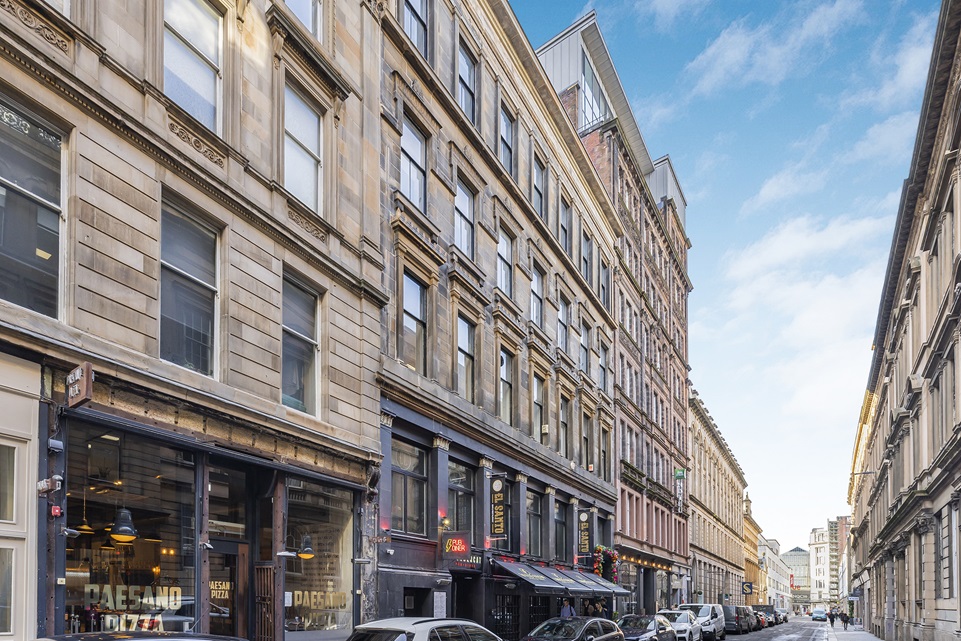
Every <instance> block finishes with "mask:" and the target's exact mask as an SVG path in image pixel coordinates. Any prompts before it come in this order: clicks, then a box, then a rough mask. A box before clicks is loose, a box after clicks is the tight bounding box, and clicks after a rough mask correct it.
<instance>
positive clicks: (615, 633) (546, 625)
mask: <svg viewBox="0 0 961 641" xmlns="http://www.w3.org/2000/svg"><path fill="white" fill-rule="evenodd" d="M441 638H442V639H444V637H443V636H441ZM589 640H593V641H624V640H625V635H624V632H622V631H621V628H619V627H617V624H616V623H614V622H613V621H610V620H608V619H603V618H601V617H554V618H553V619H548V620H547V621H544V622H543V623H541V624H540V625H539V626H537V627H536V628H534V629H533V630H531V631H530V632H528V633H527V636H525V637H524V638H523V640H522V641H589ZM347 641H352V640H351V639H348V640H347ZM373 641H393V639H376V640H373ZM445 641H447V640H446V639H445ZM470 641H479V640H477V639H475V638H473V637H471V638H470Z"/></svg>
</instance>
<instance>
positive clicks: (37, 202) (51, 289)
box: [0, 96, 61, 318]
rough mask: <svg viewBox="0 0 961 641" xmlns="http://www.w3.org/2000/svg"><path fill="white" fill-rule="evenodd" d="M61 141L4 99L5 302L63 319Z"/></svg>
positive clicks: (0, 181)
mask: <svg viewBox="0 0 961 641" xmlns="http://www.w3.org/2000/svg"><path fill="white" fill-rule="evenodd" d="M60 145H61V138H60V136H59V135H57V134H55V133H53V132H51V131H49V130H48V129H46V128H45V127H41V126H40V125H38V124H37V123H36V122H34V121H33V120H32V119H30V118H28V117H27V116H26V115H24V114H22V113H20V112H19V111H18V110H16V109H14V108H13V107H11V106H9V105H8V104H7V103H6V101H5V100H4V99H3V97H2V96H0V159H3V160H2V161H0V298H2V299H3V300H6V301H8V302H11V303H13V304H14V305H19V306H20V307H25V308H27V309H32V310H33V311H35V312H39V313H41V314H44V315H46V316H52V317H54V318H56V316H57V308H58V305H57V294H58V291H59V278H60V180H61V172H60V164H61V161H60V156H61V154H60Z"/></svg>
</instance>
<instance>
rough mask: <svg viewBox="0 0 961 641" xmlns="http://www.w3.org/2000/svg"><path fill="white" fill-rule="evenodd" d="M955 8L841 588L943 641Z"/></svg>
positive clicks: (924, 131) (870, 385)
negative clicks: (847, 580) (845, 584)
mask: <svg viewBox="0 0 961 641" xmlns="http://www.w3.org/2000/svg"><path fill="white" fill-rule="evenodd" d="M959 36H961V2H957V1H955V0H945V1H944V2H942V4H941V13H940V16H939V18H938V24H937V30H936V32H935V35H934V49H933V52H932V54H931V62H930V67H929V70H928V76H927V86H926V88H925V92H924V98H923V101H922V104H921V116H920V122H919V124H918V133H917V138H916V141H915V145H914V153H913V154H912V157H911V163H910V166H909V170H908V176H907V178H906V180H905V181H904V185H903V188H902V194H901V202H900V206H899V208H898V212H897V219H896V222H895V228H894V235H893V238H892V242H891V252H890V255H889V257H888V263H887V271H886V272H885V277H884V284H883V287H882V293H881V303H880V305H879V309H878V319H877V325H876V329H875V336H874V347H873V349H874V353H873V357H872V361H871V367H870V371H869V373H868V380H867V389H866V393H865V397H864V402H863V405H862V409H861V415H860V417H859V422H858V426H857V436H856V440H855V445H854V453H853V462H852V469H851V482H850V485H849V490H848V502H849V503H850V504H851V506H852V510H853V511H852V516H851V538H850V546H851V549H850V551H849V552H848V558H849V562H850V565H851V569H850V573H851V577H850V590H851V593H852V595H854V596H858V597H859V601H858V602H857V606H858V608H859V610H857V611H856V614H858V616H860V617H862V618H863V620H864V624H865V628H866V629H867V630H870V631H871V632H873V633H874V634H875V635H877V636H879V637H881V638H883V639H887V640H891V641H893V640H895V639H918V640H921V641H944V640H947V639H957V638H958V629H959V628H961V599H959V598H958V595H959V588H961V586H959V576H961V573H959V561H958V535H959V529H958V523H959V513H958V510H959V503H961V500H959V499H961V488H959V482H958V478H959V476H958V470H961V430H959V429H958V417H959V406H958V398H959V396H961V395H959V393H958V391H959V390H958V376H957V375H956V371H957V370H956V363H957V362H958V360H959V358H958V357H959V344H958V343H959V341H958V335H959V331H958V330H959V326H958V313H957V310H958V308H959V305H961V288H959V286H958V285H959V282H961V277H959V272H958V267H957V265H958V257H959V248H961V224H959V222H958V218H957V216H956V215H955V212H956V211H959V210H961V208H959V205H961V202H959V194H961V187H959V176H961V170H959V166H958V147H959V137H961V129H959V127H958V123H959V118H961V106H959V103H958V99H957V98H958V94H959V91H961V84H959V80H961V50H959V48H958V44H959Z"/></svg>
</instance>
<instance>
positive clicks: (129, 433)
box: [39, 408, 364, 641]
mask: <svg viewBox="0 0 961 641" xmlns="http://www.w3.org/2000/svg"><path fill="white" fill-rule="evenodd" d="M57 425H58V428H57V433H56V436H57V442H60V443H62V444H63V445H62V447H63V450H62V452H59V453H53V452H51V455H50V458H49V459H48V461H47V468H48V470H50V471H51V472H55V473H57V475H59V476H61V477H62V479H63V490H62V499H61V498H59V497H58V496H57V495H56V494H53V493H51V494H50V495H49V496H48V497H47V499H46V501H45V503H54V502H55V503H57V504H59V505H61V506H62V509H63V515H62V518H59V519H51V520H48V521H47V527H46V528H45V530H46V533H47V541H48V543H49V544H50V546H49V549H50V550H51V553H50V554H49V555H48V556H47V558H46V559H41V568H42V569H45V570H46V575H47V580H46V582H41V585H40V586H39V589H40V593H41V598H40V603H41V613H40V616H39V619H40V622H41V626H40V627H41V633H42V634H48V635H49V634H59V633H70V632H86V631H132V630H153V631H198V632H209V633H211V634H225V635H231V636H238V637H242V638H251V639H253V638H256V639H259V640H261V641H270V640H274V639H284V641H322V640H323V641H326V640H328V639H331V640H336V639H344V638H346V637H347V635H348V634H349V633H350V631H351V630H352V629H353V626H354V625H355V624H356V623H357V622H358V610H359V608H358V607H357V603H356V601H357V599H359V597H358V596H356V592H357V590H356V586H357V585H358V583H359V580H360V576H359V568H358V567H357V566H356V565H354V564H352V563H351V559H353V558H354V557H356V556H358V555H357V554H356V551H357V550H358V549H359V548H358V546H359V542H360V532H359V529H358V523H357V521H358V519H357V518H356V515H357V514H358V513H359V511H361V510H362V506H363V500H364V498H363V497H364V491H363V490H364V488H363V487H361V486H358V485H357V484H352V483H349V482H344V481H343V480H340V479H334V478H330V477H326V476H324V475H321V474H318V473H317V472H316V471H313V470H308V469H301V468H299V467H297V466H294V465H289V464H280V463H277V462H275V461H272V460H270V459H268V458H266V457H259V456H256V455H253V454H251V453H249V452H243V451H241V450H240V449H239V448H238V449H233V448H229V447H225V446H224V445H223V443H213V442H211V440H207V439H203V438H201V437H200V436H199V435H197V434H194V433H191V432H190V431H188V430H184V429H182V428H181V429H176V430H173V429H166V428H164V427H160V426H157V425H155V424H147V423H144V422H139V421H136V420H131V419H130V418H127V417H120V416H115V415H111V414H107V413H103V412H99V411H94V410H88V409H86V408H82V409H78V410H66V411H64V412H63V413H62V414H61V416H60V417H59V420H58V421H57ZM47 510H48V512H49V508H47ZM42 531H43V530H42ZM41 547H42V546H41ZM41 555H43V552H41ZM51 612H53V613H56V615H55V616H51ZM45 613H46V614H45ZM44 628H45V629H44Z"/></svg>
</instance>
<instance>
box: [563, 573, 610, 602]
mask: <svg viewBox="0 0 961 641" xmlns="http://www.w3.org/2000/svg"><path fill="white" fill-rule="evenodd" d="M561 571H562V572H563V573H564V574H566V575H567V576H569V577H571V578H572V579H574V581H575V583H577V584H578V585H580V586H581V587H582V588H584V589H587V590H590V591H591V594H593V595H594V596H604V595H605V594H610V593H611V591H610V590H608V589H606V588H602V587H601V584H600V583H595V582H594V581H591V580H590V579H589V578H587V577H586V576H584V573H583V572H578V571H577V570H561Z"/></svg>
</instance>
